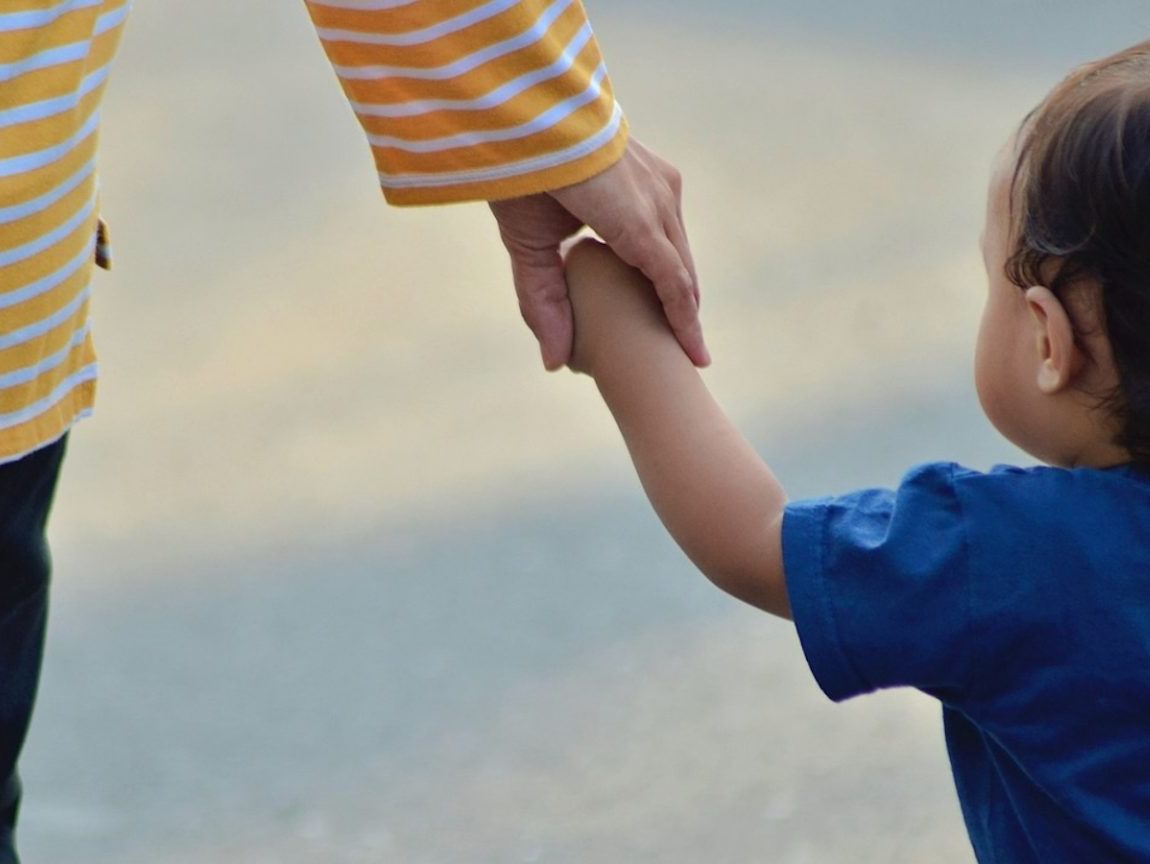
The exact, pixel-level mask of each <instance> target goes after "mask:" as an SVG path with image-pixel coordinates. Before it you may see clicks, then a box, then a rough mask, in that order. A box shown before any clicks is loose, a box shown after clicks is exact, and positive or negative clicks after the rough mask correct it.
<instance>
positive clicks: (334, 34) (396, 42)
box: [317, 0, 519, 48]
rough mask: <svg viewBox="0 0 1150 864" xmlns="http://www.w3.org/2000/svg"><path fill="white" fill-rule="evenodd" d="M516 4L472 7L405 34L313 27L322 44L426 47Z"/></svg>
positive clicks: (498, 1) (505, 1)
mask: <svg viewBox="0 0 1150 864" xmlns="http://www.w3.org/2000/svg"><path fill="white" fill-rule="evenodd" d="M518 5H519V0H490V2H488V3H485V4H484V5H482V6H479V7H476V8H475V9H472V10H471V11H469V12H464V13H463V14H462V15H457V16H455V17H454V18H449V19H447V20H446V21H441V22H439V23H438V24H433V25H432V26H430V27H424V28H423V29H422V30H411V31H409V32H407V33H366V32H363V31H361V30H334V29H329V28H327V27H320V28H317V32H318V33H319V38H320V39H322V40H323V41H325V42H354V43H355V44H357V45H390V46H392V47H395V48H401V47H407V46H410V45H426V44H427V43H428V42H434V41H435V40H436V39H442V38H443V37H444V36H450V35H451V34H452V33H458V32H459V31H460V30H466V29H467V28H468V27H471V26H473V25H475V24H479V23H480V22H482V21H486V20H488V19H489V18H494V17H495V16H496V15H502V14H503V13H504V12H506V11H507V10H508V9H511V8H513V7H515V6H518Z"/></svg>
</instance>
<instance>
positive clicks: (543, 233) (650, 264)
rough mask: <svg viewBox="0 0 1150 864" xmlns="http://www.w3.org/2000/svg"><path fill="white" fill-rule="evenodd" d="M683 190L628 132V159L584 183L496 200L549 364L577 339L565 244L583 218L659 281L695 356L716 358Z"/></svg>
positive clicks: (560, 359) (699, 362)
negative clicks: (708, 341) (702, 314)
mask: <svg viewBox="0 0 1150 864" xmlns="http://www.w3.org/2000/svg"><path fill="white" fill-rule="evenodd" d="M681 196H682V184H681V179H680V177H679V173H678V172H677V171H676V170H675V168H674V167H673V166H672V165H670V164H669V163H668V162H666V161H664V160H663V159H661V158H660V157H659V156H657V155H656V154H654V153H652V152H651V151H650V150H648V149H647V148H646V147H644V146H643V145H642V144H640V143H639V142H638V141H636V140H634V139H631V141H630V142H629V143H628V145H627V150H626V152H625V153H624V155H623V157H622V159H620V160H619V161H618V162H617V163H615V164H614V165H613V166H611V167H610V168H608V169H607V170H606V171H604V172H602V173H601V174H598V175H596V176H595V177H592V178H590V179H588V180H585V181H583V182H582V183H577V184H575V185H574V186H568V187H566V188H564V189H557V190H554V191H553V192H548V193H544V194H540V195H529V196H526V197H522V198H512V199H509V200H506V201H494V202H492V203H491V210H492V212H493V213H494V214H495V218H496V220H497V221H498V223H499V231H500V234H501V235H502V238H503V244H504V245H505V246H506V247H507V251H508V252H509V253H510V255H511V269H512V274H513V276H514V278H515V292H516V294H517V295H518V296H519V309H520V311H521V312H522V314H523V318H524V320H525V321H526V322H527V326H528V327H530V328H531V330H532V332H533V333H534V334H535V337H536V338H537V339H538V340H539V346H540V350H541V352H542V354H543V365H544V366H545V367H546V368H547V369H548V370H555V369H559V368H561V367H562V366H564V365H565V364H567V363H568V361H569V360H570V358H571V351H572V346H573V339H574V330H573V320H572V313H571V302H570V299H569V297H568V293H567V284H566V282H565V281H564V277H563V262H562V257H561V255H560V252H559V245H560V244H561V243H562V242H563V241H564V240H566V239H567V238H569V237H571V236H572V235H573V234H575V233H576V232H578V231H579V230H580V229H581V228H582V227H583V226H584V225H587V226H589V227H590V228H591V229H592V230H594V231H595V232H596V233H597V234H598V235H599V236H600V237H602V238H603V239H604V240H605V241H606V242H607V244H608V245H609V246H610V247H611V248H612V249H613V250H614V251H615V253H616V254H617V255H618V256H619V257H620V258H622V259H623V261H625V262H627V263H628V264H630V265H632V266H633V267H636V268H637V269H638V270H640V271H642V273H643V274H644V275H645V276H646V277H647V278H648V279H649V280H650V281H651V282H652V283H654V287H655V292H656V293H657V294H658V299H659V302H660V303H661V305H662V309H663V314H664V316H665V319H666V321H667V322H668V323H669V324H670V326H671V329H672V330H673V331H674V333H675V336H676V338H677V339H678V342H679V344H680V345H681V346H682V349H683V351H684V352H685V353H686V354H687V356H688V357H690V358H691V361H692V362H693V363H694V364H695V365H696V366H706V365H708V364H709V363H710V360H711V358H710V355H709V354H708V352H707V347H706V345H705V344H704V342H703V330H702V326H701V325H700V323H699V290H698V280H697V278H696V275H695V265H694V261H693V260H692V258H691V249H690V245H689V243H688V241H687V234H686V230H685V228H684V227H683V214H682V207H681Z"/></svg>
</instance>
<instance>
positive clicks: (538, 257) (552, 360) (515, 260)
mask: <svg viewBox="0 0 1150 864" xmlns="http://www.w3.org/2000/svg"><path fill="white" fill-rule="evenodd" d="M511 272H512V275H513V277H514V279H515V294H516V296H517V297H518V298H519V312H520V314H521V315H522V316H523V320H524V321H525V322H526V323H527V326H528V327H529V328H530V329H531V332H532V333H534V334H535V338H536V339H537V340H538V341H539V352H540V354H541V355H542V358H543V366H544V368H545V369H547V371H549V372H553V371H555V370H556V369H561V368H563V367H564V366H566V365H567V361H568V360H570V359H571V348H572V344H573V339H574V319H573V317H572V313H571V301H570V300H569V299H568V298H567V280H566V278H565V277H564V275H563V263H562V259H561V258H560V257H559V253H558V250H556V251H554V252H552V253H550V254H549V253H546V252H542V251H537V252H527V251H520V250H516V251H512V253H511Z"/></svg>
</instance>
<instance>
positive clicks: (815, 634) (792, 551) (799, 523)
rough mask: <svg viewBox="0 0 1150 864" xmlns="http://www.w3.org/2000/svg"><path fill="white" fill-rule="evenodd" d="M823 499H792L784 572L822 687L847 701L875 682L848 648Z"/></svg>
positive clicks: (785, 521)
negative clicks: (831, 575) (834, 588)
mask: <svg viewBox="0 0 1150 864" xmlns="http://www.w3.org/2000/svg"><path fill="white" fill-rule="evenodd" d="M826 506H827V502H826V500H823V499H816V500H813V501H799V502H795V503H792V504H789V505H787V508H786V511H785V512H784V514H783V572H784V573H785V575H786V582H787V595H788V598H789V600H790V604H791V615H792V616H793V617H794V621H795V629H796V630H797V631H798V634H799V643H800V644H801V645H802V649H803V654H804V656H805V657H806V658H807V665H808V666H810V667H811V672H812V673H813V674H814V676H815V681H816V682H817V683H818V685H819V688H820V689H821V690H822V691H823V692H824V693H825V694H826V695H827V696H828V697H829V698H830V699H831V700H833V701H835V702H842V701H843V700H845V699H850V698H851V697H853V696H858V695H861V694H863V693H869V692H871V691H873V690H874V689H875V688H874V687H872V686H871V685H870V684H869V683H867V681H866V680H865V679H863V677H862V676H861V675H860V674H859V673H858V672H857V671H856V670H855V668H854V667H853V666H852V665H851V663H850V661H849V660H848V659H847V656H846V653H845V652H844V651H843V646H842V642H841V640H840V638H839V628H838V621H837V619H836V617H835V610H834V605H833V603H832V600H831V591H830V586H829V585H828V584H827V580H828V575H827V572H826V567H825V564H824V561H823V551H824V549H825V548H826V530H825V525H826V516H827V510H826Z"/></svg>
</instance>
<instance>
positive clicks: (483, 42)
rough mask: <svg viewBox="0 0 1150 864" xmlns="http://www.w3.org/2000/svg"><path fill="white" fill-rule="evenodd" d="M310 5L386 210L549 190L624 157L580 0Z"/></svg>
mask: <svg viewBox="0 0 1150 864" xmlns="http://www.w3.org/2000/svg"><path fill="white" fill-rule="evenodd" d="M306 2H307V6H308V9H309V11H310V13H311V16H312V20H313V21H314V23H315V25H316V29H317V30H318V32H319V36H320V40H321V42H322V43H323V46H324V50H325V51H326V52H327V55H328V57H329V59H330V60H331V62H332V65H333V66H334V67H335V71H336V74H337V75H338V76H339V79H340V83H341V84H342V86H343V89H344V93H345V94H346V95H347V97H348V99H349V101H350V102H351V105H352V108H353V109H354V110H355V113H356V116H357V117H358V118H359V121H360V123H361V124H362V125H363V128H364V131H365V132H366V133H367V138H368V141H369V142H370V144H371V149H372V153H373V155H374V157H375V164H376V168H377V169H378V171H379V181H380V185H381V186H382V187H383V191H384V195H385V196H386V198H387V200H388V201H389V202H390V203H392V204H437V203H446V202H453V201H468V200H496V199H500V198H511V197H516V196H519V195H529V194H533V193H536V192H542V191H546V190H549V189H557V188H561V187H563V186H569V185H571V184H573V183H578V182H579V181H581V180H585V179H587V178H588V177H591V176H593V175H595V174H597V173H599V172H600V171H602V170H604V169H605V168H607V167H609V166H610V165H611V164H612V163H614V162H615V161H616V160H617V159H618V158H619V157H620V156H621V155H622V153H623V150H624V147H625V146H626V139H627V128H626V121H625V119H624V118H623V115H622V112H621V110H620V108H619V106H618V104H617V103H616V101H615V98H614V95H613V93H612V89H611V83H610V80H609V79H608V77H607V70H606V66H605V64H604V61H603V57H602V55H601V54H600V52H599V46H598V43H597V42H596V40H595V36H594V34H593V33H592V32H591V26H590V24H589V22H588V20H587V15H586V13H585V11H584V9H583V6H582V3H581V2H580V0H452V2H444V0H306Z"/></svg>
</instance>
